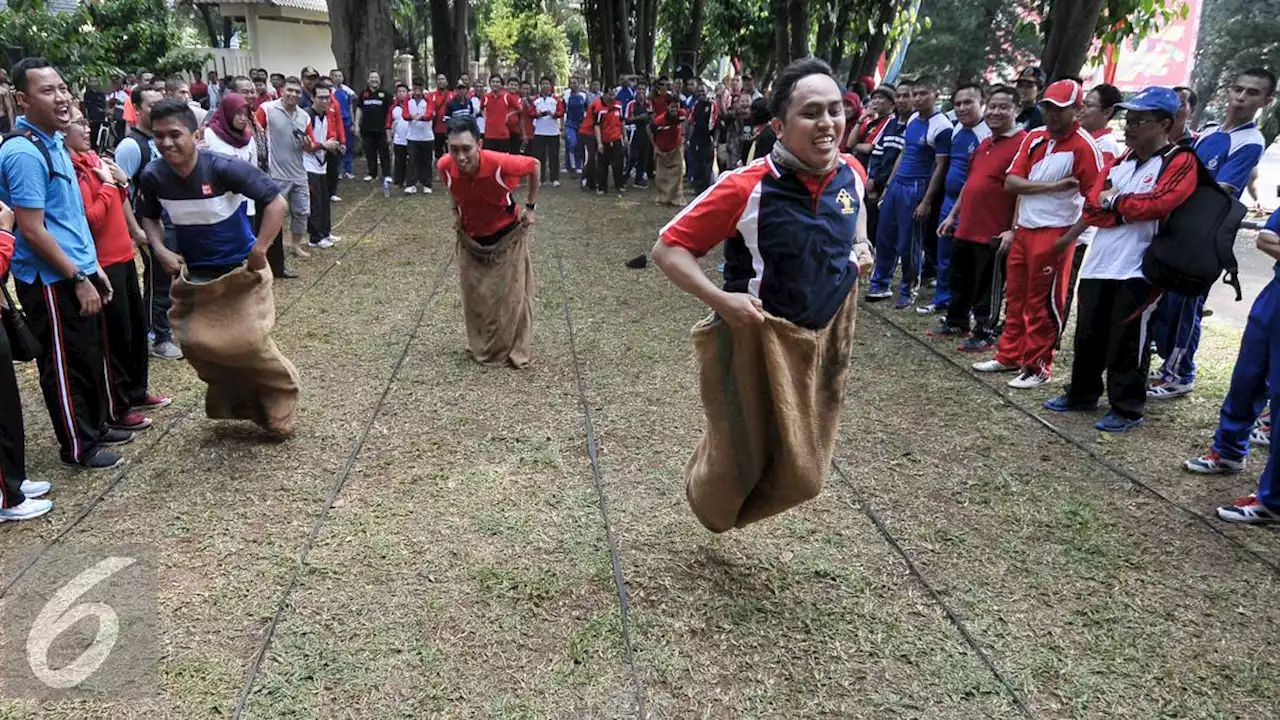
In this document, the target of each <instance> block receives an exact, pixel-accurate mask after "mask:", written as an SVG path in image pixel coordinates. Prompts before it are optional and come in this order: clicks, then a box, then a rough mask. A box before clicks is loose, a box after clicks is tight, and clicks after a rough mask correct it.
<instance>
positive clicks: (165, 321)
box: [142, 227, 178, 343]
mask: <svg viewBox="0 0 1280 720" xmlns="http://www.w3.org/2000/svg"><path fill="white" fill-rule="evenodd" d="M164 245H165V247H167V248H169V249H170V250H176V249H177V247H178V236H177V231H176V230H173V229H171V228H167V227H166V228H165V229H164ZM172 285H173V278H172V277H170V276H169V273H167V272H165V271H164V268H162V267H160V264H159V263H157V262H156V261H155V259H154V258H153V257H152V256H151V250H150V249H148V248H144V249H143V251H142V287H143V292H144V293H145V295H144V297H143V302H145V303H146V305H147V308H148V313H149V316H148V318H147V321H148V322H147V331H148V332H150V333H151V335H152V336H153V339H154V340H155V342H157V343H162V342H165V341H166V340H172V339H173V329H172V328H170V327H169V308H170V307H171V306H172V305H173V299H172V298H170V297H169V289H170V287H171V286H172Z"/></svg>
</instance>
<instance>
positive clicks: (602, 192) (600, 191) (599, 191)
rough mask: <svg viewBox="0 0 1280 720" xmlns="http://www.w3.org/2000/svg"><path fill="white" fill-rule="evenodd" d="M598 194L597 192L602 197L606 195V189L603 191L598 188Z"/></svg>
mask: <svg viewBox="0 0 1280 720" xmlns="http://www.w3.org/2000/svg"><path fill="white" fill-rule="evenodd" d="M596 194H597V195H599V196H600V197H604V191H603V190H597V191H596Z"/></svg>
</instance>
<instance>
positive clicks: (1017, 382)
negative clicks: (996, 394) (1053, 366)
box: [1009, 372, 1053, 390]
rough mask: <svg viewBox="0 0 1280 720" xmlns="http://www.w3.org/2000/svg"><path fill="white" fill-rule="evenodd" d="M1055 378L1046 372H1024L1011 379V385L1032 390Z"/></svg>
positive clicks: (1016, 388)
mask: <svg viewBox="0 0 1280 720" xmlns="http://www.w3.org/2000/svg"><path fill="white" fill-rule="evenodd" d="M1052 379H1053V378H1052V377H1051V376H1050V375H1049V373H1046V372H1024V373H1022V374H1021V375H1019V376H1018V377H1016V378H1014V379H1012V380H1010V381H1009V387H1011V388H1014V389H1015V390H1030V389H1031V388H1037V387H1040V386H1041V385H1043V384H1045V383H1047V382H1049V381H1050V380H1052Z"/></svg>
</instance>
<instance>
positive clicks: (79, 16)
mask: <svg viewBox="0 0 1280 720" xmlns="http://www.w3.org/2000/svg"><path fill="white" fill-rule="evenodd" d="M176 17H177V16H176V15H175V14H174V13H172V12H170V10H169V8H168V6H167V5H166V4H165V2H164V0H98V1H97V2H93V3H84V4H81V5H80V6H78V7H77V8H76V9H75V10H74V11H71V12H63V13H58V12H51V11H49V9H48V7H47V5H46V4H45V3H44V2H42V1H40V0H28V1H26V2H10V3H9V7H8V8H7V9H4V10H0V43H2V44H4V45H5V46H7V47H17V48H21V49H22V51H23V52H24V53H26V54H28V55H43V56H44V57H45V58H47V59H48V60H49V62H51V63H53V64H54V65H55V66H57V67H58V69H59V70H61V71H62V73H63V74H64V75H65V76H66V77H67V79H68V80H70V81H72V82H73V83H75V84H78V85H79V84H83V83H85V82H86V81H87V80H88V79H89V78H106V77H109V76H111V75H116V74H124V73H127V72H130V71H134V70H138V69H147V70H150V71H152V72H154V73H156V74H157V75H158V76H163V75H166V74H171V73H176V72H180V71H184V70H191V69H195V68H199V67H200V66H201V65H202V64H203V63H204V61H205V58H206V54H205V53H201V52H198V51H195V50H192V49H190V48H184V47H182V45H181V36H182V33H183V30H184V28H183V26H182V25H181V24H180V23H179V22H178V21H177V19H176Z"/></svg>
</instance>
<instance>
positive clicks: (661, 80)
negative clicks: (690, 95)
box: [658, 75, 671, 83]
mask: <svg viewBox="0 0 1280 720" xmlns="http://www.w3.org/2000/svg"><path fill="white" fill-rule="evenodd" d="M658 82H660V83H664V82H671V78H669V77H667V76H666V75H659V76H658Z"/></svg>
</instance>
